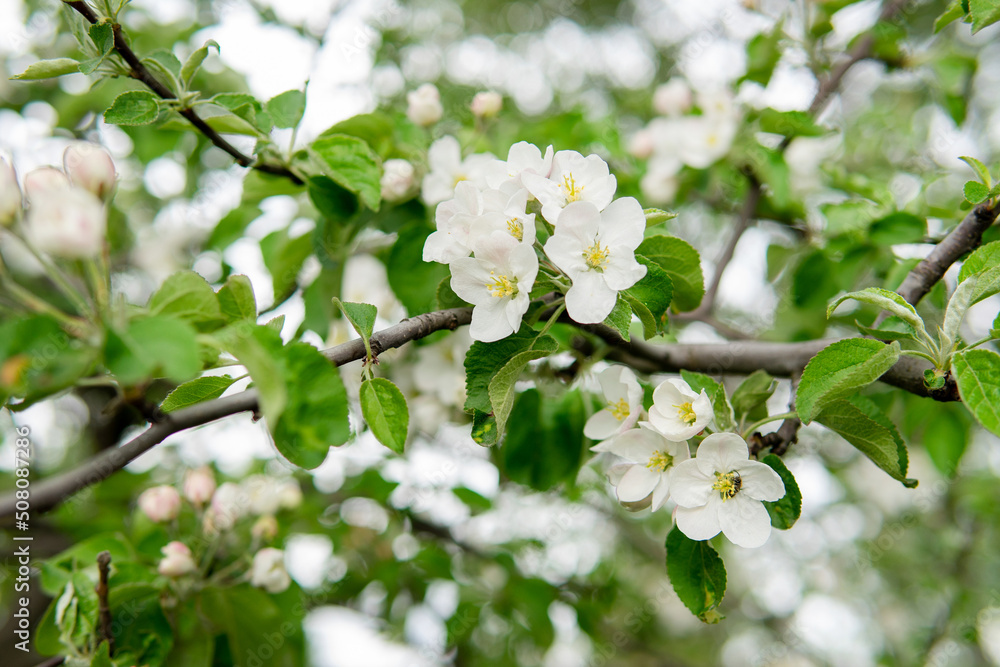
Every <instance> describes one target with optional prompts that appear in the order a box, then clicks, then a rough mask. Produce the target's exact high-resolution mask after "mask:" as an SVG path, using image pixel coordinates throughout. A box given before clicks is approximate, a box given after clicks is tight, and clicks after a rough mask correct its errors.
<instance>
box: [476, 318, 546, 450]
mask: <svg viewBox="0 0 1000 667" xmlns="http://www.w3.org/2000/svg"><path fill="white" fill-rule="evenodd" d="M558 347H559V345H558V343H556V341H555V339H554V338H552V337H551V336H543V337H542V338H540V339H539V340H538V343H537V344H536V346H535V347H534V348H532V349H530V350H524V351H523V352H519V353H518V354H516V355H514V356H513V357H511V359H510V361H508V362H507V363H505V364H504V365H503V366H502V367H501V368H500V370H498V371H497V372H496V374H495V375H494V376H493V378H492V379H491V380H490V384H489V387H488V388H487V392H488V393H489V397H490V404H491V405H492V406H493V416H494V417H495V418H496V422H497V432H498V434H500V435H502V434H503V432H504V428H505V427H506V426H507V419H508V418H509V417H510V411H511V409H512V408H513V407H514V383H516V382H517V378H518V377H520V375H521V372H522V371H523V370H524V367H525V366H527V365H528V364H529V363H530V362H532V361H535V360H536V359H542V358H544V357H547V356H549V355H550V354H552V352H553V351H554V350H555V349H557V348H558Z"/></svg>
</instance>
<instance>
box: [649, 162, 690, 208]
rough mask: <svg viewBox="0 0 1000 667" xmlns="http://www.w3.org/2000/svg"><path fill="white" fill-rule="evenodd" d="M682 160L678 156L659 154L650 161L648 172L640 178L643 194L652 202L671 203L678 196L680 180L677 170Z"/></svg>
mask: <svg viewBox="0 0 1000 667" xmlns="http://www.w3.org/2000/svg"><path fill="white" fill-rule="evenodd" d="M680 168H681V162H680V160H678V159H677V158H674V157H667V156H660V155H657V156H656V157H654V158H653V159H652V160H650V161H649V165H648V167H647V168H646V173H645V174H644V175H643V177H642V179H640V180H639V188H640V189H641V190H642V195H643V196H644V197H645V198H646V199H647V200H648V201H649V203H651V204H669V203H671V202H673V200H674V197H675V196H677V190H678V188H680V181H679V180H678V179H677V172H678V171H680Z"/></svg>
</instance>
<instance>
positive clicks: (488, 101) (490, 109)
mask: <svg viewBox="0 0 1000 667" xmlns="http://www.w3.org/2000/svg"><path fill="white" fill-rule="evenodd" d="M469 108H470V109H471V110H472V113H473V115H475V116H477V117H479V118H491V117H493V116H496V115H497V114H498V113H500V109H502V108H503V96H502V95H501V94H500V93H495V92H493V91H492V90H487V91H484V92H481V93H476V96H475V97H473V98H472V104H470V105H469Z"/></svg>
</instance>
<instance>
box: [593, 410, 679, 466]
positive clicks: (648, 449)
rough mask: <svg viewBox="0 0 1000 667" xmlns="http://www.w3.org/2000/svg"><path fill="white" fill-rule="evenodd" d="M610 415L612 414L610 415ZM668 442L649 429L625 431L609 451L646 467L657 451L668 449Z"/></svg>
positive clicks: (608, 448)
mask: <svg viewBox="0 0 1000 667" xmlns="http://www.w3.org/2000/svg"><path fill="white" fill-rule="evenodd" d="M609 414H610V413H609ZM612 419H614V418H613V417H612ZM666 444H667V443H666V442H665V441H664V440H663V438H661V437H660V436H659V435H658V434H656V433H654V432H652V431H649V430H647V429H642V428H636V429H632V430H631V431H625V432H624V433H622V434H621V435H619V436H618V437H617V438H615V439H614V440H613V441H612V443H611V444H610V445H609V446H608V447H607V451H609V452H611V453H612V454H615V455H616V456H620V457H622V458H623V459H625V460H627V461H632V462H634V463H638V464H640V465H643V466H645V465H646V464H647V463H649V459H650V458H652V456H653V454H655V453H656V452H657V451H664V450H665V449H666Z"/></svg>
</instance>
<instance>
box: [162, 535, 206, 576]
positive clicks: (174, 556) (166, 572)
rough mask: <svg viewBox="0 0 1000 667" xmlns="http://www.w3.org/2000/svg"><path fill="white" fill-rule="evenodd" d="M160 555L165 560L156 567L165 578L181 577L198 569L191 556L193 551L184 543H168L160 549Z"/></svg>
mask: <svg viewBox="0 0 1000 667" xmlns="http://www.w3.org/2000/svg"><path fill="white" fill-rule="evenodd" d="M160 553H162V554H163V558H162V559H161V560H160V563H159V565H157V566H156V571H157V572H159V573H160V574H162V575H163V576H165V577H181V576H184V575H185V574H190V573H192V572H194V571H195V570H197V569H198V565H197V564H196V563H195V562H194V558H193V557H192V556H191V549H189V548H188V546H187V545H186V544H184V543H183V542H177V541H174V542H168V543H167V545H166V546H165V547H163V548H162V549H160Z"/></svg>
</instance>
